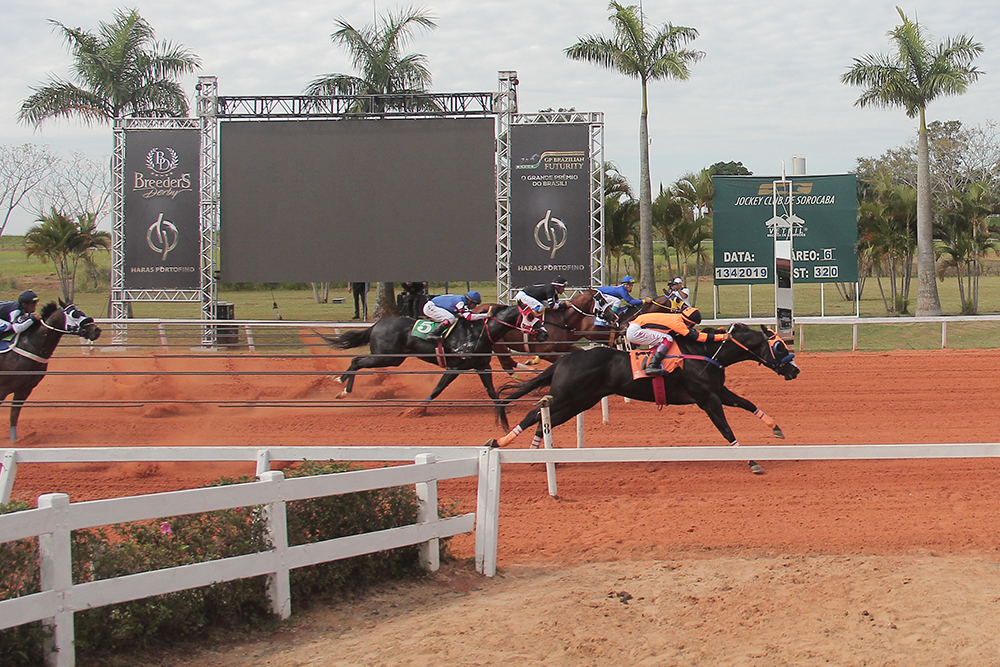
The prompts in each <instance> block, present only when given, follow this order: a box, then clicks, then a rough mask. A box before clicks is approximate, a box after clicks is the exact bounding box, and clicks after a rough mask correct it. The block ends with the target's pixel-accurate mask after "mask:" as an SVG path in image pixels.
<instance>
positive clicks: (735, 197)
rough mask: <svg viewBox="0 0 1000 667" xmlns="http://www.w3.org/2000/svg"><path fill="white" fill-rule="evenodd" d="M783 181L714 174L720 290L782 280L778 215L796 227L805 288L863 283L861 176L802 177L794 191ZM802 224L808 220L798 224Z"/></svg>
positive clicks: (798, 273) (795, 270) (795, 248)
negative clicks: (777, 270)
mask: <svg viewBox="0 0 1000 667" xmlns="http://www.w3.org/2000/svg"><path fill="white" fill-rule="evenodd" d="M776 180H779V179H778V178H777V177H760V176H713V177H712V183H713V184H714V185H715V197H714V198H713V199H712V209H713V218H712V224H713V233H712V236H713V240H714V244H715V253H714V254H715V284H716V285H737V284H743V285H746V284H761V283H773V282H774V225H773V223H772V224H770V225H769V221H771V220H772V218H773V217H774V209H773V206H774V203H775V196H777V198H778V199H777V203H778V207H777V215H778V216H779V217H785V218H787V217H788V213H789V210H788V209H789V203H791V212H792V213H793V214H794V216H795V219H793V225H792V276H793V279H794V280H795V281H797V282H802V283H853V282H857V280H858V257H857V250H856V247H855V246H856V244H857V242H858V205H857V179H856V177H855V175H854V174H838V175H828V176H794V177H791V178H790V179H789V180H790V181H791V192H788V186H787V185H782V184H780V183H779V184H778V186H777V188H778V192H777V193H775V185H774V181H776ZM799 218H801V220H798V219H799Z"/></svg>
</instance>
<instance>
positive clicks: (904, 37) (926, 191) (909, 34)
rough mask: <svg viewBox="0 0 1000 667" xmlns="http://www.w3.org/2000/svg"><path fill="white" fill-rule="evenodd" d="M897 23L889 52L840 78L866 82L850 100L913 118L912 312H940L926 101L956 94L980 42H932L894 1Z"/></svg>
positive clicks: (968, 76)
mask: <svg viewBox="0 0 1000 667" xmlns="http://www.w3.org/2000/svg"><path fill="white" fill-rule="evenodd" d="M896 11H897V12H898V13H899V16H900V18H901V19H902V21H903V22H902V25H899V26H897V27H896V28H895V29H894V30H892V31H890V32H889V33H888V35H889V38H890V41H891V42H893V43H894V45H895V47H896V53H895V54H891V55H888V54H868V55H865V56H862V57H860V58H855V59H854V65H853V66H852V67H851V68H850V69H848V71H847V72H846V73H845V74H844V75H843V76H842V77H841V81H842V82H844V83H846V84H849V85H855V86H862V87H865V88H867V90H865V91H864V92H863V93H862V94H861V97H859V98H858V99H857V101H856V102H855V106H858V107H866V106H878V107H903V109H904V110H905V111H906V115H907V116H908V117H910V118H919V128H918V130H917V200H918V202H917V312H916V314H917V315H918V316H922V315H931V316H933V315H940V314H941V302H940V300H939V298H938V292H937V283H936V282H935V278H936V272H935V265H934V236H933V235H934V227H933V225H934V223H933V213H932V209H931V189H930V187H931V183H930V166H929V164H930V163H929V158H928V148H927V119H926V110H927V105H928V104H929V103H930V102H931V101H932V100H934V99H935V98H937V97H939V96H943V95H960V94H962V93H964V92H965V91H966V89H967V87H968V85H969V84H970V83H972V82H974V81H976V80H977V79H978V78H979V76H980V74H981V72H980V71H979V70H977V69H976V67H975V66H974V65H973V64H972V61H973V60H974V59H975V58H976V56H977V55H979V54H980V53H982V51H983V46H982V44H980V43H979V42H974V41H972V40H971V39H970V38H968V37H966V36H965V35H960V36H958V37H955V38H949V39H947V40H946V41H945V42H943V43H942V44H939V45H938V46H937V47H934V46H933V45H932V44H931V43H930V36H929V35H928V34H927V33H926V31H925V30H924V28H923V26H922V25H920V24H919V23H918V22H916V21H911V20H910V19H908V18H907V17H906V15H905V14H904V13H903V10H902V9H900V8H899V7H896Z"/></svg>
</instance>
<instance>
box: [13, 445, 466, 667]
mask: <svg viewBox="0 0 1000 667" xmlns="http://www.w3.org/2000/svg"><path fill="white" fill-rule="evenodd" d="M50 452H51V450H50ZM53 453H54V452H53ZM256 455H257V456H258V460H259V456H260V454H259V452H258V453H256ZM12 458H13V459H14V460H16V459H17V456H16V455H15V456H14V457H12ZM28 458H34V457H28ZM42 458H43V459H45V460H51V459H52V458H53V457H52V456H51V455H50V456H48V457H42ZM55 458H58V456H55ZM414 459H415V460H416V463H414V464H410V465H403V466H395V467H390V468H381V469H376V470H360V471H351V472H343V473H335V474H331V475H318V476H313V477H300V478H295V479H285V478H284V474H283V473H281V472H280V471H264V472H262V473H261V474H260V475H259V481H256V482H250V483H245V484H234V485H229V486H220V487H212V488H203V489H192V490H186V491H172V492H167V493H157V494H150V495H144V496H134V497H129V498H111V499H106V500H95V501H88V502H80V503H70V502H69V496H68V495H66V494H63V493H51V494H46V495H43V496H41V497H40V498H39V500H38V508H37V509H32V510H26V511H23V512H15V513H12V514H8V515H3V516H0V542H9V541H13V540H20V539H26V538H32V537H38V540H39V568H40V575H41V576H40V585H41V588H42V589H43V590H42V591H41V592H39V593H35V594H30V595H25V596H22V597H18V598H14V599H11V600H3V601H0V629H4V628H9V627H13V626H16V625H21V624H24V623H30V622H33V621H39V620H40V621H43V622H44V623H45V624H46V625H47V626H49V627H50V628H51V630H52V637H51V639H50V640H49V644H48V646H47V653H46V655H47V662H48V663H49V664H53V665H58V666H59V667H71V666H72V665H74V664H75V655H74V637H73V614H74V613H75V612H77V611H82V610H85V609H89V608H93V607H99V606H104V605H110V604H118V603H121V602H128V601H130V600H137V599H141V598H145V597H150V596H154V595H162V594H165V593H172V592H176V591H182V590H188V589H192V588H199V587H202V586H208V585H210V584H214V583H218V582H223V581H232V580H235V579H244V578H249V577H257V576H264V575H266V576H267V577H268V596H269V598H270V602H271V609H272V611H273V612H274V613H275V614H277V615H278V616H280V617H281V618H287V617H288V616H289V615H290V614H291V586H290V583H289V572H290V570H293V569H296V568H300V567H305V566H308V565H315V564H318V563H325V562H329V561H333V560H340V559H344V558H350V557H353V556H360V555H363V554H369V553H374V552H378V551H384V550H387V549H395V548H398V547H402V546H408V545H414V544H419V545H421V561H422V563H423V564H424V566H425V567H427V568H428V569H431V570H436V569H437V568H438V565H439V553H438V541H439V540H440V539H441V538H446V537H451V536H454V535H458V534H461V533H469V532H472V531H473V530H474V529H475V527H476V514H475V513H468V514H464V515H461V516H456V517H450V518H446V519H441V518H439V516H438V501H437V482H438V481H439V480H447V479H455V478H459V477H470V476H476V475H479V474H480V464H479V461H478V459H477V458H476V457H473V458H465V459H453V460H447V461H440V462H439V461H436V458H435V457H434V456H433V455H432V454H426V453H422V454H418V455H416V456H415V457H414ZM4 460H5V461H8V460H9V458H8V457H6V456H5V459H4ZM160 460H164V459H163V458H162V456H161V459H160ZM406 485H416V493H417V499H418V515H417V523H416V524H413V525H409V526H402V527H398V528H391V529H387V530H381V531H376V532H372V533H366V534H363V535H352V536H348V537H341V538H336V539H331V540H325V541H321V542H313V543H309V544H302V545H296V546H289V545H288V534H287V521H286V516H285V504H286V503H287V502H290V501H295V500H304V499H308V498H320V497H326V496H332V495H341V494H345V493H355V492H359V491H369V490H374V489H381V488H391V487H397V486H406ZM480 504H481V505H483V506H484V507H485V500H484V501H483V502H482V503H480ZM258 505H262V506H264V508H265V517H266V521H267V534H268V536H269V538H270V542H271V548H270V549H268V550H266V551H261V552H258V553H252V554H246V555H242V556H234V557H229V558H223V559H219V560H212V561H207V562H202V563H195V564H191V565H183V566H180V567H173V568H168V569H163V570H154V571H150V572H142V573H139V574H132V575H127V576H122V577H117V578H113V579H103V580H99V581H92V582H87V583H82V584H74V583H73V581H72V566H73V561H72V547H71V533H72V531H74V530H83V529H86V528H93V527H97V526H106V525H114V524H119V523H128V522H133V521H148V520H154V519H159V518H163V517H170V516H180V515H186V514H195V513H201V512H211V511H217V510H224V509H234V508H238V507H248V506H258Z"/></svg>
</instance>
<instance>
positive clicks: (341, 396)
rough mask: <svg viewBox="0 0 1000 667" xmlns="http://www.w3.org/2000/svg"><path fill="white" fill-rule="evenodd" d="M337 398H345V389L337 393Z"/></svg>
mask: <svg viewBox="0 0 1000 667" xmlns="http://www.w3.org/2000/svg"><path fill="white" fill-rule="evenodd" d="M337 398H347V390H346V389H345V390H344V391H342V392H340V393H339V394H337Z"/></svg>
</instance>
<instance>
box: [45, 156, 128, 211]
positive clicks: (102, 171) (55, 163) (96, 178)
mask: <svg viewBox="0 0 1000 667" xmlns="http://www.w3.org/2000/svg"><path fill="white" fill-rule="evenodd" d="M113 196H114V192H113V191H112V186H111V172H110V171H109V170H108V162H107V160H106V159H105V160H103V161H102V160H91V159H90V158H88V157H87V156H86V155H84V154H83V153H78V152H74V153H72V154H71V155H70V158H69V159H68V160H65V159H62V158H57V157H53V159H52V168H51V169H50V171H49V174H48V177H47V178H46V179H45V180H44V181H43V182H42V183H41V184H39V186H38V187H37V188H35V189H34V190H33V191H32V192H31V195H30V196H29V199H30V209H31V212H32V213H33V214H34V215H35V217H36V218H41V217H42V216H44V215H45V214H46V212H47V211H49V210H50V209H52V208H53V207H55V208H56V210H59V211H89V212H91V213H93V215H94V217H95V219H96V220H97V222H98V223H99V222H100V221H101V220H102V219H104V217H105V216H107V215H108V214H109V213H110V212H111V205H112V198H113Z"/></svg>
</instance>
